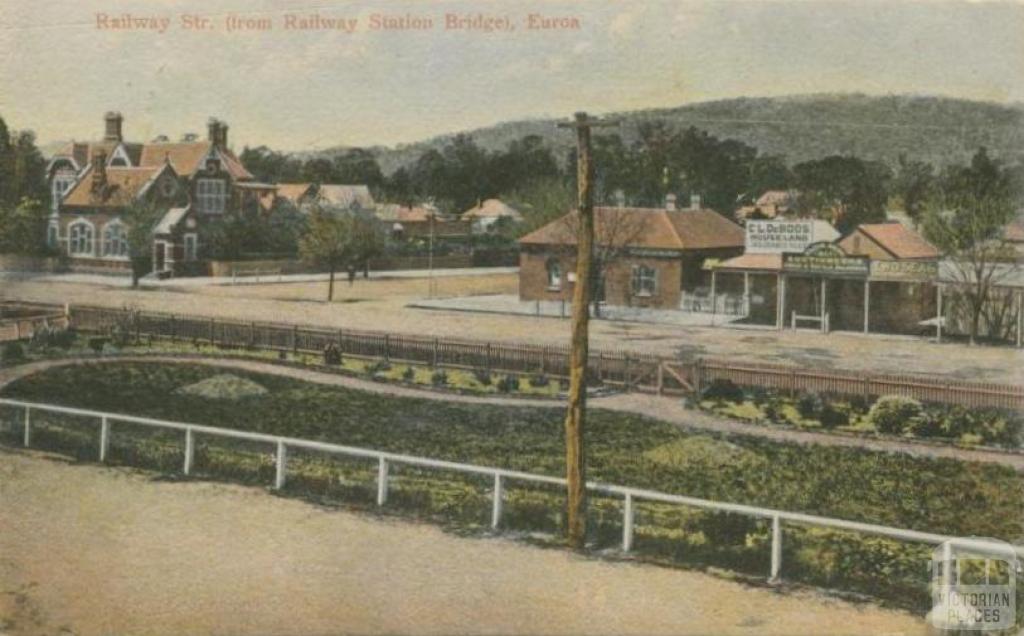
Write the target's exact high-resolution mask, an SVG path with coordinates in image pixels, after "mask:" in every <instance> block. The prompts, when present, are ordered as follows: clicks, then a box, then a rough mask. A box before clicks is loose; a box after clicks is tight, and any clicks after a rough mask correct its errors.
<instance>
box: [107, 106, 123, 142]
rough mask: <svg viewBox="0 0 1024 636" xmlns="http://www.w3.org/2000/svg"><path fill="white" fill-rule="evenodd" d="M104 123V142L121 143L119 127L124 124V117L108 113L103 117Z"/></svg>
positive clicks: (119, 114) (115, 113) (116, 113)
mask: <svg viewBox="0 0 1024 636" xmlns="http://www.w3.org/2000/svg"><path fill="white" fill-rule="evenodd" d="M103 122H104V134H103V140H104V141H121V140H122V139H123V137H122V136H121V125H122V124H123V123H124V117H123V116H122V115H121V113H118V112H114V111H108V112H107V114H105V115H104V116H103Z"/></svg>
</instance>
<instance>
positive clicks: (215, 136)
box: [206, 117, 220, 144]
mask: <svg viewBox="0 0 1024 636" xmlns="http://www.w3.org/2000/svg"><path fill="white" fill-rule="evenodd" d="M206 132H207V134H206V138H207V139H208V140H209V141H210V143H212V144H217V143H218V142H219V141H220V122H219V121H217V118H216V117H211V118H210V119H209V121H207V122H206Z"/></svg>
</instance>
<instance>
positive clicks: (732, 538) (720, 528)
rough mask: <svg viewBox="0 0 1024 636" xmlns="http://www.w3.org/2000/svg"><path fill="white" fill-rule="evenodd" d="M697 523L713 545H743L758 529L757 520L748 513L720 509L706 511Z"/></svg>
mask: <svg viewBox="0 0 1024 636" xmlns="http://www.w3.org/2000/svg"><path fill="white" fill-rule="evenodd" d="M696 525H697V528H698V529H699V530H700V531H701V532H703V533H704V537H705V538H706V539H707V541H708V543H710V544H711V545H713V546H726V545H742V544H743V543H744V541H746V539H747V535H748V534H750V533H751V532H754V530H756V529H757V522H756V521H755V520H754V519H752V518H751V517H748V516H747V515H740V514H734V513H728V512H718V511H714V512H705V513H704V514H702V515H701V516H700V518H699V519H698V520H697V523H696Z"/></svg>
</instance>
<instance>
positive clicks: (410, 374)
mask: <svg viewBox="0 0 1024 636" xmlns="http://www.w3.org/2000/svg"><path fill="white" fill-rule="evenodd" d="M402 379H403V380H405V381H406V382H412V381H413V380H415V379H416V370H415V369H413V368H412V367H405V371H402Z"/></svg>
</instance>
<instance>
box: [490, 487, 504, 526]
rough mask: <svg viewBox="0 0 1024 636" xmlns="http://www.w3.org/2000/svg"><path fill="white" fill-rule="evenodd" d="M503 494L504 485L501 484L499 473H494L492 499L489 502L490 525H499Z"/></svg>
mask: <svg viewBox="0 0 1024 636" xmlns="http://www.w3.org/2000/svg"><path fill="white" fill-rule="evenodd" d="M503 496H504V485H503V484H502V477H501V473H494V500H493V501H492V502H491V527H492V528H497V527H498V526H500V525H501V505H502V501H501V499H502V497H503Z"/></svg>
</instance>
